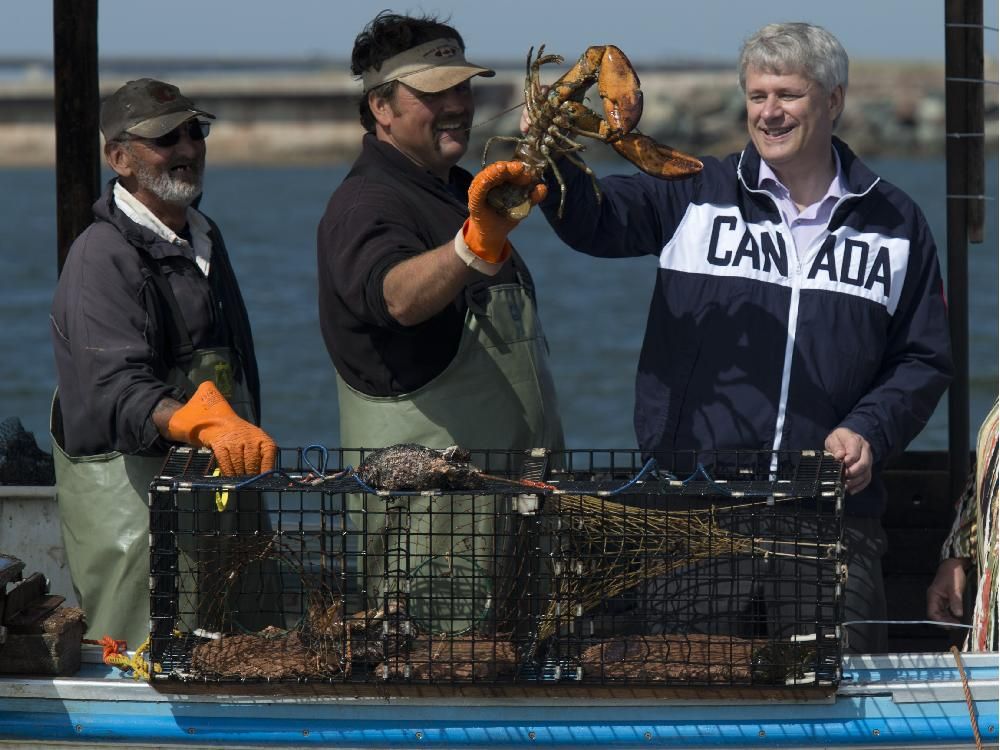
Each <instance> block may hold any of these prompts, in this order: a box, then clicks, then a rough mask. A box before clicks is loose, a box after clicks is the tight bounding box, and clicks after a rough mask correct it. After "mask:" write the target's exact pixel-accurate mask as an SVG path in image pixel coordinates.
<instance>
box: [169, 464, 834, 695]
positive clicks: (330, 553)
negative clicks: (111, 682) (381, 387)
mask: <svg viewBox="0 0 1000 750" xmlns="http://www.w3.org/2000/svg"><path fill="white" fill-rule="evenodd" d="M327 463H330V464H332V466H328V465H327ZM352 464H353V465H356V466H357V469H353V468H351V465H352ZM213 468H214V467H213V465H212V460H211V454H210V453H208V452H205V451H196V450H191V449H183V448H181V449H175V451H174V452H173V453H171V456H170V457H169V459H168V461H167V464H166V466H165V467H164V471H163V476H162V477H160V478H159V479H157V480H156V481H154V483H153V485H152V487H151V516H150V528H151V545H150V546H151V579H150V580H151V587H152V591H151V634H152V641H151V652H150V653H151V658H152V661H154V662H155V663H158V664H159V665H160V667H161V670H162V671H160V672H158V673H156V676H157V679H181V680H199V681H210V682H212V681H234V680H241V681H245V680H251V681H258V680H267V681H278V682H284V681H317V682H325V683H333V684H337V683H351V684H353V685H357V684H359V683H375V684H380V685H386V684H392V683H418V684H424V685H427V684H434V683H436V684H442V685H463V684H483V685H490V686H496V685H502V684H511V685H515V684H519V685H524V686H533V685H539V684H541V685H546V686H552V685H556V684H558V685H561V686H571V685H594V684H598V685H613V686H629V687H656V686H687V685H699V686H710V687H715V686H739V687H752V686H766V687H769V688H778V689H781V688H786V687H788V686H803V685H805V686H835V685H836V683H837V682H838V680H839V676H840V674H839V664H840V655H841V642H840V629H839V627H838V623H839V622H840V621H841V620H842V614H841V603H840V602H841V595H842V583H843V579H844V575H845V571H844V569H843V565H842V563H841V560H842V558H843V554H842V548H841V525H842V524H841V521H842V501H843V484H842V480H841V466H840V464H839V463H838V462H837V461H835V460H834V459H833V458H831V457H830V456H829V455H824V454H822V453H820V452H800V453H772V452H769V451H765V452H760V451H746V452H743V451H740V452H736V451H729V452H707V453H706V452H700V453H694V452H683V453H675V454H670V455H656V456H653V457H648V456H641V455H640V454H639V453H638V452H635V451H565V452H561V453H558V454H551V455H550V454H546V453H544V452H540V451H535V452H514V451H470V452H461V451H456V450H454V449H450V450H449V451H431V450H428V449H426V448H422V447H420V446H395V447H392V448H389V449H384V450H381V451H373V452H367V453H366V452H363V451H350V450H340V451H337V452H335V453H334V452H327V451H325V450H322V449H316V448H311V449H309V450H306V451H302V450H295V451H289V450H285V451H282V454H281V461H280V468H279V469H277V470H276V471H274V472H271V473H269V474H267V475H263V476H261V477H252V478H244V479H242V480H240V481H234V480H233V479H232V478H230V479H223V478H219V477H214V476H211V474H212V470H213Z"/></svg>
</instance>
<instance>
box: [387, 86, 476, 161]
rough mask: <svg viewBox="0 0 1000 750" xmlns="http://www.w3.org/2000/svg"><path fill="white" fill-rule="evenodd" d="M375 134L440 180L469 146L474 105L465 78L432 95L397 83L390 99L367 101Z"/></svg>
mask: <svg viewBox="0 0 1000 750" xmlns="http://www.w3.org/2000/svg"><path fill="white" fill-rule="evenodd" d="M369 105H370V106H371V109H372V114H373V115H374V116H375V121H376V123H377V126H376V131H375V132H376V135H377V136H378V139H379V140H381V141H386V142H388V143H391V144H392V145H393V146H395V147H396V148H397V149H399V150H400V151H401V152H402V153H403V154H405V155H406V156H407V157H408V158H409V159H410V160H411V161H413V162H414V163H415V164H417V165H418V166H421V167H424V168H425V169H427V170H428V171H429V172H431V173H432V174H434V175H437V176H438V177H440V178H441V179H442V180H447V179H448V172H449V171H450V170H451V168H452V167H453V166H454V165H455V164H457V163H458V161H459V160H460V159H461V158H462V157H463V156H464V155H465V152H466V150H467V149H468V148H469V128H470V127H471V126H472V116H473V113H474V112H475V106H474V104H473V101H472V85H471V84H470V83H469V81H463V82H462V83H460V84H458V85H456V86H452V87H451V88H450V89H445V90H444V91H440V92H438V93H435V94H426V93H423V92H421V91H417V90H416V89H413V88H410V87H409V86H407V85H405V84H403V83H400V84H399V85H397V86H396V92H395V95H394V96H393V98H392V99H391V100H386V99H379V98H377V97H375V96H373V97H372V98H371V99H370V100H369Z"/></svg>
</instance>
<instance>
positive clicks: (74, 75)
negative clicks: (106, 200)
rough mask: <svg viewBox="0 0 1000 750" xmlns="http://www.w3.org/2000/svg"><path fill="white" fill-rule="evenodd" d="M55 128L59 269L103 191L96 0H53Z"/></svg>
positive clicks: (86, 223)
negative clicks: (101, 190)
mask: <svg viewBox="0 0 1000 750" xmlns="http://www.w3.org/2000/svg"><path fill="white" fill-rule="evenodd" d="M52 31H53V45H52V49H53V79H54V83H55V92H54V96H53V101H54V105H55V125H56V253H57V269H58V271H60V272H61V271H62V267H63V263H64V262H65V260H66V254H67V253H68V252H69V247H70V245H71V244H72V243H73V240H74V239H76V237H77V235H79V234H80V232H82V231H83V230H84V229H85V228H86V227H87V225H88V224H90V222H91V221H92V220H93V214H92V211H91V206H92V205H93V203H94V201H95V200H97V196H98V194H99V193H100V188H101V163H100V145H101V144H100V138H99V136H98V126H97V119H98V112H99V109H100V101H101V97H100V90H99V87H98V77H97V0H53V2H52Z"/></svg>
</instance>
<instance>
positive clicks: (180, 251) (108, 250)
mask: <svg viewBox="0 0 1000 750" xmlns="http://www.w3.org/2000/svg"><path fill="white" fill-rule="evenodd" d="M113 187H114V180H112V181H111V182H110V183H108V186H107V188H106V189H105V191H104V193H103V194H102V195H101V197H100V198H99V199H98V200H97V202H96V203H95V204H94V218H95V221H94V223H93V224H91V225H90V226H89V227H87V229H85V230H84V231H83V232H82V233H81V234H80V236H79V237H78V238H77V239H76V241H75V242H74V243H73V246H72V247H71V248H70V252H69V254H68V256H67V258H66V263H65V266H64V267H63V270H62V274H61V275H60V277H59V283H58V285H57V287H56V293H55V298H54V300H53V303H52V314H51V316H50V320H51V328H52V342H53V347H54V351H55V363H56V380H57V385H58V388H59V400H60V406H61V413H62V426H63V448H64V449H65V450H66V451H67V452H68V453H70V454H71V455H76V456H84V455H95V454H100V453H107V452H109V451H121V452H122V453H126V454H143V455H157V454H162V453H164V452H165V451H166V449H167V447H168V446H167V443H166V441H164V440H163V439H162V438H161V437H160V435H159V433H158V431H157V429H156V427H155V425H154V424H153V422H152V420H151V418H150V415H151V413H152V410H153V407H154V406H156V404H157V403H158V402H159V401H160V400H161V399H162V398H164V397H170V398H174V399H177V400H181V401H183V400H184V398H185V397H184V394H182V393H181V392H180V391H179V389H177V388H174V387H171V386H169V385H167V383H165V382H164V378H165V377H166V375H167V373H168V371H169V370H170V369H171V367H172V366H173V365H174V364H175V361H174V360H175V353H174V352H175V348H176V344H175V339H176V338H177V337H176V336H175V335H174V334H173V332H174V327H173V323H172V320H173V319H172V317H171V315H170V312H169V307H168V304H167V303H166V301H165V300H164V298H163V295H162V294H161V293H160V292H159V291H158V289H157V282H156V279H155V278H154V274H162V276H163V278H165V279H166V280H167V282H168V283H169V285H170V288H171V290H172V291H173V294H174V298H175V299H176V301H177V306H178V308H179V309H180V311H181V314H182V315H183V318H184V321H183V323H184V325H185V326H186V329H187V333H188V335H189V336H190V339H191V343H192V345H193V346H194V348H195V349H199V348H205V347H214V346H229V347H232V348H233V349H235V351H236V354H237V356H238V366H237V367H236V377H241V375H240V373H241V372H242V377H245V378H246V382H247V385H248V386H249V389H250V392H251V393H252V394H253V398H254V405H255V410H256V413H257V414H258V415H259V414H260V381H259V376H258V372H257V361H256V358H255V355H254V350H253V341H252V338H251V333H250V322H249V319H248V317H247V312H246V307H245V305H244V303H243V297H242V295H241V294H240V290H239V286H238V285H237V282H236V277H235V275H234V273H233V269H232V266H231V265H230V262H229V256H228V253H227V252H226V247H225V244H224V243H223V241H222V235H221V233H220V232H219V228H218V227H217V226H216V225H215V224H214V222H212V221H211V219H209V220H208V221H209V224H210V226H211V231H210V235H209V236H210V238H211V240H212V257H211V266H210V273H209V278H206V277H205V275H204V274H203V273H202V272H201V270H200V269H199V268H198V266H197V265H196V263H195V262H194V257H193V254H192V252H191V250H190V248H187V247H181V246H176V245H173V244H171V243H169V242H167V241H166V240H164V239H162V238H160V237H158V236H157V235H156V234H154V233H153V232H151V231H150V230H148V229H146V228H145V227H141V226H139V225H138V224H136V223H135V222H133V221H132V220H131V219H129V218H128V217H127V216H125V215H124V214H123V213H122V212H121V210H120V209H119V208H118V206H117V205H116V204H115V201H114V192H113ZM207 218H208V217H206V219H207Z"/></svg>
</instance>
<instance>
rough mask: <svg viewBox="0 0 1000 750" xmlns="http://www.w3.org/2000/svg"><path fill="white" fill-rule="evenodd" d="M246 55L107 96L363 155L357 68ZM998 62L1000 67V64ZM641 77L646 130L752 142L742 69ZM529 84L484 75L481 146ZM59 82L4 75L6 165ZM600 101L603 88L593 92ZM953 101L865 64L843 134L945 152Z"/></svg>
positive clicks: (226, 152)
mask: <svg viewBox="0 0 1000 750" xmlns="http://www.w3.org/2000/svg"><path fill="white" fill-rule="evenodd" d="M244 62H245V64H246V66H247V67H245V68H239V67H237V68H236V69H235V70H234V69H232V67H231V66H232V65H234V64H235V63H233V62H230V67H229V68H226V67H217V68H216V69H213V70H210V71H202V72H200V73H196V72H191V68H190V65H191V62H190V61H188V66H189V67H187V68H186V69H182V68H178V69H176V70H172V69H171V68H170V65H168V64H167V62H166V61H157V60H150V61H146V62H143V61H140V60H135V61H129V62H128V65H132V66H135V67H134V68H128V67H126V66H125V64H124V63H121V64H119V66H118V67H115V68H114V71H113V73H112V72H111V71H108V70H105V73H104V81H105V83H104V85H102V89H101V93H102V95H106V94H107V93H109V92H110V90H113V88H115V87H116V86H117V85H118V83H119V82H120V81H121V80H125V79H127V78H129V77H137V76H139V75H154V76H159V77H162V78H167V79H168V80H171V81H172V82H175V83H177V84H178V85H179V86H180V87H181V89H182V90H184V91H185V93H187V94H188V95H189V96H192V97H193V98H194V99H195V100H196V101H197V102H198V103H199V105H200V106H203V107H204V108H205V109H207V110H208V111H211V112H213V113H215V114H216V115H217V116H218V120H217V122H216V125H215V127H214V128H213V130H212V136H211V141H210V153H211V158H212V160H213V162H215V163H219V164H247V165H267V164H336V163H342V162H344V161H350V160H351V159H353V157H354V155H355V154H356V153H357V151H358V148H359V144H360V140H361V134H362V130H361V126H360V125H359V124H358V114H357V101H358V97H359V96H360V89H359V86H358V83H357V82H356V81H355V80H354V79H353V78H352V77H351V76H350V75H348V74H346V73H344V72H341V71H342V68H341V69H332V68H330V67H324V66H323V65H322V64H321V63H317V64H316V67H314V68H311V69H310V68H308V66H306V67H305V68H303V69H297V70H294V71H289V70H284V69H282V70H279V71H278V72H274V71H270V70H262V69H260V66H261V65H262V63H259V62H258V63H252V61H244ZM2 63H3V61H2V60H0V65H2ZM174 64H177V65H180V61H174ZM106 67H107V65H106V66H105V68H106ZM987 70H988V71H990V70H994V71H995V63H990V64H989V65H988V67H987ZM140 71H142V72H140ZM557 72H558V71H553V74H552V77H554V75H555V73H557ZM165 73H167V74H170V73H176V75H166V74H165ZM640 73H641V77H642V90H643V94H644V112H643V116H642V119H641V122H640V129H641V130H642V132H644V133H646V134H647V135H650V136H652V137H654V138H656V139H657V140H659V141H660V142H663V143H667V144H669V145H671V146H673V147H675V148H679V149H683V150H686V151H689V152H693V153H696V154H703V155H716V156H721V155H723V154H726V153H729V152H731V151H734V150H738V149H740V148H742V146H743V145H744V143H745V142H746V139H747V136H746V127H745V124H744V107H743V96H742V92H740V91H739V88H738V86H737V84H736V76H735V73H734V72H733V70H732V66H731V65H722V64H718V65H716V64H710V65H702V66H700V67H687V68H683V67H662V66H647V67H644V68H642V69H641V70H640ZM991 75H992V76H993V78H995V77H996V75H995V73H989V72H988V73H987V75H986V77H987V78H990V77H991ZM523 81H524V72H523V67H521V66H520V65H519V66H518V67H517V68H513V67H506V68H504V67H498V69H497V75H496V77H494V78H490V79H477V81H476V96H477V113H476V122H477V123H482V127H481V128H477V129H476V130H474V131H473V144H472V147H471V149H470V151H471V152H472V153H475V152H477V151H479V150H481V147H482V143H483V142H484V141H485V139H486V138H487V137H489V136H491V135H497V134H507V135H513V134H515V133H516V132H517V118H518V113H517V109H516V108H517V106H518V105H519V103H520V101H521V97H522V90H523ZM52 86H53V84H52V80H51V75H50V72H47V71H45V70H37V69H36V70H33V71H31V73H30V74H25V75H21V76H20V77H11V78H0V112H2V116H0V166H4V167H12V166H43V165H51V164H53V163H54V160H55V127H54V124H53V96H52ZM984 95H985V102H986V131H985V141H986V149H987V153H990V152H991V151H994V152H995V150H996V148H997V130H998V128H997V124H998V117H997V112H998V110H997V88H996V87H995V86H992V87H990V86H987V87H986V88H985V89H984ZM590 98H591V100H593V99H594V98H596V95H595V94H594V93H593V92H591V95H590ZM944 105H945V101H944V70H943V65H942V64H940V63H917V62H899V63H880V62H863V61H862V62H855V63H852V67H851V85H850V89H849V91H848V96H847V107H846V109H845V112H844V116H843V118H842V120H841V123H840V127H839V129H838V135H839V136H840V137H842V138H843V139H844V140H846V141H847V142H848V143H849V144H850V145H851V147H852V148H853V149H854V150H855V151H856V152H857V153H859V154H860V155H862V156H871V155H879V156H906V157H911V158H924V157H935V156H942V155H943V154H944V150H945V141H946V139H945V106H944ZM591 106H594V105H593V102H592V104H591ZM581 140H583V141H584V142H585V143H586V141H587V139H581ZM586 145H588V146H589V144H586ZM95 147H97V144H95ZM599 148H601V147H600V146H596V147H594V148H593V149H591V150H597V149H599Z"/></svg>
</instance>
